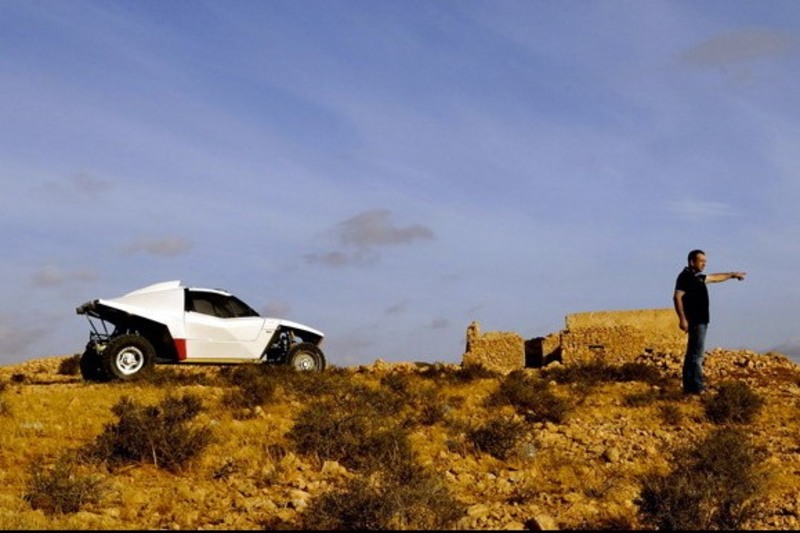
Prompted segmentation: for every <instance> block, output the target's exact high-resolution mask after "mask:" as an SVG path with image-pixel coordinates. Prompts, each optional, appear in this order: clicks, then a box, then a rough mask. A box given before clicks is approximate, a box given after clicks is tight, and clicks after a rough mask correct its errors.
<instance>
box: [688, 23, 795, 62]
mask: <svg viewBox="0 0 800 533" xmlns="http://www.w3.org/2000/svg"><path fill="white" fill-rule="evenodd" d="M795 44H796V38H795V37H794V36H792V35H791V34H789V33H787V32H784V31H781V30H776V29H772V28H743V29H738V30H734V31H729V32H726V33H722V34H720V35H717V36H716V37H714V38H712V39H709V40H707V41H704V42H702V43H700V44H698V45H696V46H693V47H692V48H690V49H689V50H687V51H686V52H685V53H683V54H682V55H681V59H683V61H685V62H686V63H689V64H691V65H694V66H697V67H719V66H726V65H730V64H733V63H747V62H752V61H758V60H761V59H767V58H771V57H777V56H781V55H783V54H786V53H787V52H789V51H790V50H791V48H792V46H794V45H795Z"/></svg>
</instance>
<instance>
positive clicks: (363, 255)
mask: <svg viewBox="0 0 800 533" xmlns="http://www.w3.org/2000/svg"><path fill="white" fill-rule="evenodd" d="M327 233H328V236H329V239H330V240H332V241H333V242H334V244H335V245H336V246H337V247H338V249H337V250H332V251H327V252H321V253H313V254H307V255H306V256H305V258H306V261H307V262H308V263H309V264H321V265H325V266H331V267H341V266H346V265H351V264H362V265H363V264H372V263H375V262H377V261H378V260H379V259H380V254H379V253H378V252H377V251H376V249H377V248H384V247H390V246H398V245H405V244H410V243H412V242H414V241H425V240H433V239H434V238H435V237H434V233H433V230H431V229H430V228H429V227H427V226H425V225H423V224H411V225H408V226H398V225H397V224H396V222H395V221H393V220H392V213H391V211H389V210H388V209H372V210H370V211H365V212H363V213H360V214H358V215H355V216H353V217H351V218H348V219H346V220H343V221H341V222H339V223H337V224H336V225H335V226H334V227H333V228H331V229H330V230H329V231H328V232H327Z"/></svg>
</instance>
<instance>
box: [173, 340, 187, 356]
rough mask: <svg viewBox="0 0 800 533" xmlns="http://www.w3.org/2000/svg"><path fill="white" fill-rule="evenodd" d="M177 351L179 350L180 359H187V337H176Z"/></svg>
mask: <svg viewBox="0 0 800 533" xmlns="http://www.w3.org/2000/svg"><path fill="white" fill-rule="evenodd" d="M175 351H176V352H178V361H183V360H184V359H186V339H175Z"/></svg>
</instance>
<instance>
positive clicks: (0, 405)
mask: <svg viewBox="0 0 800 533" xmlns="http://www.w3.org/2000/svg"><path fill="white" fill-rule="evenodd" d="M7 389H8V383H6V382H5V381H0V416H9V415H10V414H11V407H10V405H9V403H8V401H7V400H6V399H5V398H4V396H5V392H6V390H7Z"/></svg>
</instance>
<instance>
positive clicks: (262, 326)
mask: <svg viewBox="0 0 800 533" xmlns="http://www.w3.org/2000/svg"><path fill="white" fill-rule="evenodd" d="M186 290H187V287H186V286H184V285H182V284H181V282H180V281H167V282H164V283H157V284H154V285H149V286H147V287H144V288H141V289H138V290H135V291H132V292H129V293H127V294H125V295H123V296H120V297H117V298H109V299H99V300H97V302H98V303H100V304H103V305H105V306H108V307H112V308H115V309H119V310H121V311H125V312H126V313H129V314H131V315H136V316H139V317H143V318H147V319H149V320H152V321H154V322H158V323H161V324H164V325H166V326H167V328H168V329H169V332H170V334H171V335H172V338H173V340H174V342H175V345H176V348H177V350H178V353H179V355H180V358H181V360H182V361H185V362H192V361H196V362H204V361H205V362H210V361H211V360H214V361H247V360H258V359H259V358H260V357H261V355H262V354H263V353H264V350H265V349H266V347H267V346H268V344H269V342H270V340H271V339H272V336H273V334H274V333H275V331H276V330H277V329H278V328H279V327H281V326H285V327H289V328H292V329H295V330H300V331H307V332H309V333H312V334H314V335H316V336H318V337H319V339H320V341H321V339H322V338H323V337H324V334H323V333H322V332H321V331H318V330H315V329H313V328H310V327H308V326H305V325H303V324H300V323H297V322H292V321H289V320H282V319H276V318H264V317H260V316H246V317H245V316H240V317H228V318H222V317H218V316H214V315H211V314H206V313H201V312H196V311H185V299H186ZM188 290H189V291H198V292H204V293H216V294H220V295H225V296H232V295H231V294H230V293H228V292H225V291H221V290H218V289H195V288H191V289H188Z"/></svg>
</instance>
